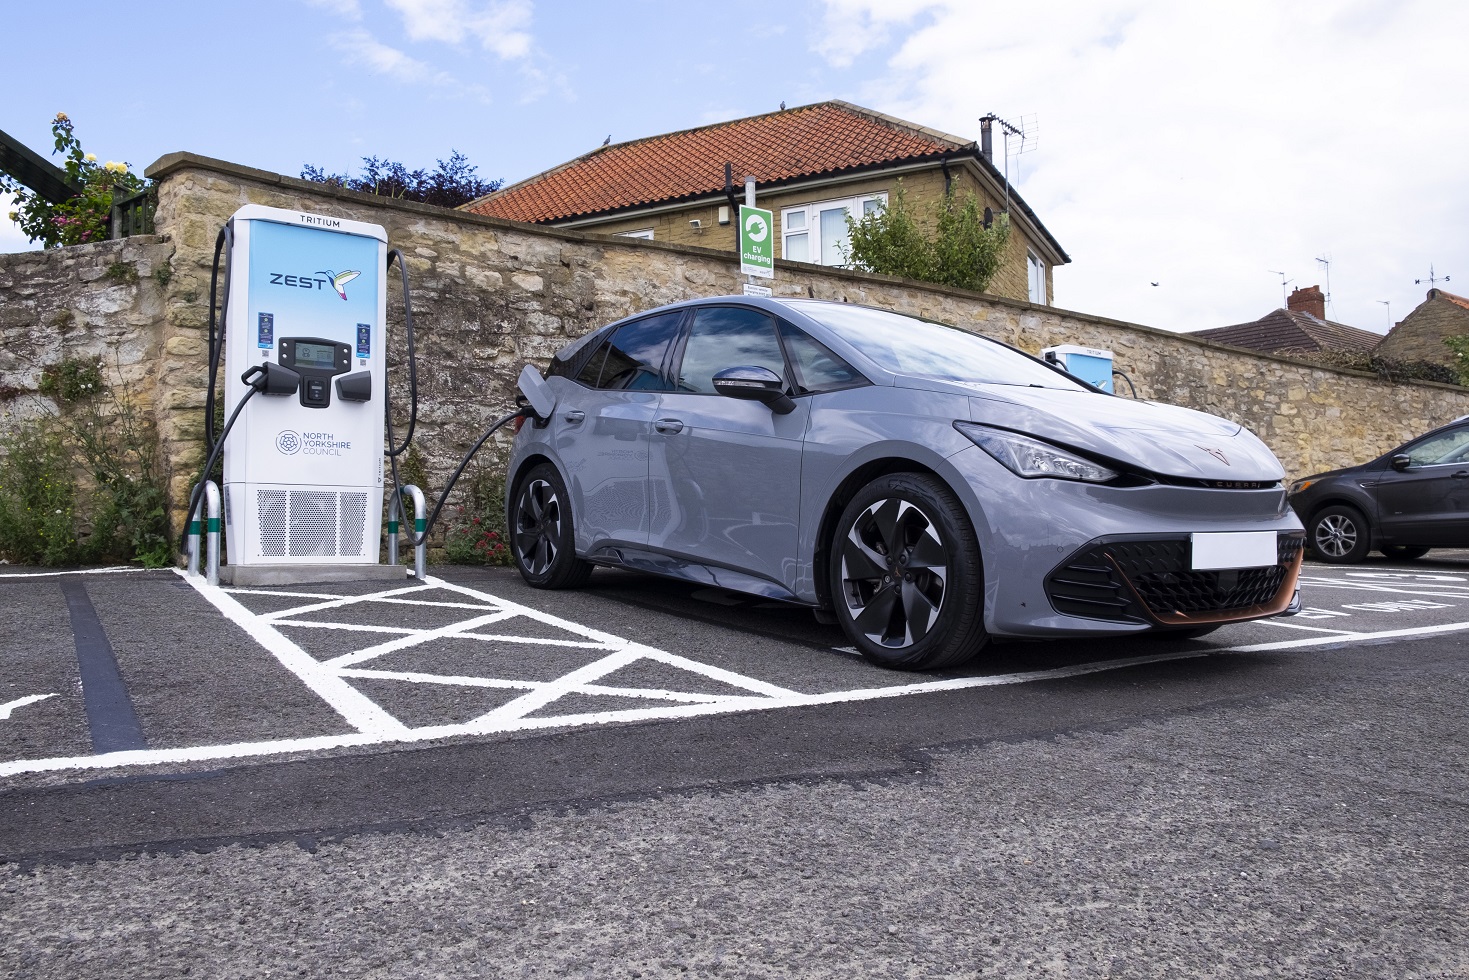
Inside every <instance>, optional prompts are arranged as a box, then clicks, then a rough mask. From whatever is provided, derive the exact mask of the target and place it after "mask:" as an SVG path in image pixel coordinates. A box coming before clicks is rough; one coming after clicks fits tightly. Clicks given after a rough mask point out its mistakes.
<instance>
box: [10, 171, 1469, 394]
mask: <svg viewBox="0 0 1469 980" xmlns="http://www.w3.org/2000/svg"><path fill="white" fill-rule="evenodd" d="M188 170H203V171H207V172H213V173H218V174H221V175H224V176H227V177H232V178H235V179H239V180H248V181H251V182H253V183H258V184H267V185H274V186H277V187H282V188H287V189H290V190H293V191H299V192H301V193H303V194H311V195H314V196H316V197H327V198H335V199H337V200H340V201H343V202H347V203H352V204H360V205H363V206H366V207H372V208H382V209H386V210H390V211H401V212H404V213H405V214H413V215H420V216H423V217H427V218H434V219H436V220H438V221H448V222H452V223H460V224H465V225H472V226H477V227H482V228H496V229H500V230H502V231H513V232H516V233H519V234H526V235H534V236H537V237H541V238H547V239H553V240H560V241H567V242H588V243H595V244H611V245H618V246H622V247H626V248H652V249H658V250H662V251H666V252H674V253H682V254H686V255H690V256H697V257H700V258H715V259H721V260H724V261H726V262H729V263H730V264H731V265H734V264H736V263H737V259H736V257H735V256H734V255H733V253H731V252H728V251H726V250H724V249H718V248H708V247H705V246H701V245H676V244H673V243H671V242H658V241H649V240H647V239H633V238H624V237H622V236H619V235H601V234H597V233H595V232H589V231H577V230H574V229H569V228H548V227H546V226H544V225H537V224H531V223H530V222H525V221H509V220H506V219H504V218H492V217H488V216H486V215H482V214H474V213H473V212H470V211H459V210H456V209H450V208H441V207H436V206H434V205H431V204H420V203H418V202H417V201H403V200H399V199H397V198H391V197H380V196H378V195H376V194H368V193H365V192H363V191H353V190H347V189H346V188H341V187H332V186H330V185H328V184H320V183H317V182H315V181H310V180H303V179H301V178H299V177H288V176H286V175H285V174H278V173H272V172H271V171H269V170H258V169H256V168H254V167H246V166H244V165H242V164H238V163H230V162H229V161H228V160H219V159H216V158H214V157H207V156H202V155H200V154H197V153H190V152H187V151H183V150H180V151H176V152H173V153H166V154H164V155H163V156H161V157H159V158H158V159H157V160H155V161H154V162H153V163H151V164H150V165H149V166H148V167H147V168H146V169H145V170H144V171H143V175H144V176H145V177H148V178H150V179H152V180H155V181H162V180H164V179H165V178H168V177H171V176H174V175H176V174H179V173H182V172H185V171H188ZM140 237H149V238H153V237H156V236H140ZM128 240H129V241H133V240H135V239H128ZM96 244H103V243H96ZM73 247H76V248H88V247H91V246H86V245H82V246H73ZM14 254H17V255H27V254H30V253H25V252H19V253H14ZM4 258H5V257H4V256H0V261H3V259H4ZM775 266H776V268H786V269H790V270H791V271H793V272H804V271H810V272H814V273H818V274H820V275H823V276H830V277H835V278H838V279H845V280H848V281H850V282H851V283H853V284H854V285H857V286H860V285H862V284H863V283H875V284H882V285H897V286H901V287H903V288H905V289H916V290H918V291H920V292H926V293H934V294H938V295H942V296H952V297H956V298H959V299H966V300H967V299H975V298H978V299H982V300H983V301H984V302H985V303H988V304H990V305H992V306H999V307H1007V308H1009V309H1012V310H1015V311H1016V312H1020V313H1033V314H1043V315H1050V316H1061V317H1069V318H1072V319H1076V320H1081V321H1084V322H1087V323H1092V324H1097V325H1100V326H1105V327H1112V328H1120V329H1124V330H1133V331H1137V332H1139V333H1142V334H1145V335H1151V336H1153V337H1157V338H1158V339H1160V340H1162V339H1166V340H1169V341H1178V340H1182V341H1184V342H1186V343H1189V344H1193V345H1195V346H1198V347H1202V348H1205V349H1213V350H1218V351H1222V352H1225V353H1229V354H1245V355H1247V356H1250V357H1255V358H1259V359H1260V360H1263V361H1274V362H1276V363H1278V364H1289V365H1292V366H1294V367H1303V368H1307V369H1309V370H1312V371H1323V372H1326V373H1327V374H1334V375H1339V376H1341V377H1345V378H1362V379H1367V380H1371V381H1378V382H1385V383H1388V384H1393V385H1398V386H1418V387H1425V388H1439V389H1444V390H1447V391H1457V392H1464V391H1465V389H1464V388H1463V387H1462V386H1460V385H1451V384H1445V383H1443V382H1441V381H1426V380H1410V381H1392V380H1390V379H1387V378H1384V377H1382V376H1380V375H1378V374H1376V373H1374V372H1372V371H1357V370H1353V369H1350V368H1340V367H1330V366H1327V365H1322V364H1316V363H1313V362H1311V361H1306V360H1301V359H1299V358H1294V357H1283V356H1281V355H1278V354H1266V353H1263V352H1261V351H1257V350H1251V349H1249V348H1248V347H1235V346H1233V345H1230V344H1221V343H1217V342H1215V341H1211V340H1205V339H1203V338H1201V337H1193V336H1191V335H1189V334H1188V333H1184V332H1179V331H1173V330H1164V329H1163V328H1161V327H1150V326H1147V325H1145V324H1141V323H1131V322H1129V321H1127V320H1115V319H1113V318H1111V317H1105V316H1100V315H1098V314H1095V313H1083V312H1080V311H1077V310H1067V309H1063V308H1061V307H1058V306H1037V305H1036V304H1034V303H1027V302H1024V301H1022V300H1015V299H1010V298H1008V297H1005V296H995V295H993V294H991V293H979V292H974V291H972V290H967V289H956V288H954V287H952V286H941V285H937V284H935V283H930V282H919V281H917V280H914V279H901V278H899V277H897V276H885V275H879V274H877V273H871V272H858V271H855V270H852V269H841V268H836V267H833V266H824V265H816V264H814V263H810V262H793V261H790V260H788V259H777V260H776V261H775Z"/></svg>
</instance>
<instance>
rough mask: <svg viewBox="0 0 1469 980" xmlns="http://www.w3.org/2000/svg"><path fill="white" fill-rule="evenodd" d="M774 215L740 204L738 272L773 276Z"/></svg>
mask: <svg viewBox="0 0 1469 980" xmlns="http://www.w3.org/2000/svg"><path fill="white" fill-rule="evenodd" d="M774 218H775V215H774V214H772V213H771V212H769V211H766V210H765V209H764V208H752V207H750V206H749V205H747V204H741V205H740V272H741V273H743V274H744V275H747V276H759V277H760V278H762V279H774V278H775V221H774Z"/></svg>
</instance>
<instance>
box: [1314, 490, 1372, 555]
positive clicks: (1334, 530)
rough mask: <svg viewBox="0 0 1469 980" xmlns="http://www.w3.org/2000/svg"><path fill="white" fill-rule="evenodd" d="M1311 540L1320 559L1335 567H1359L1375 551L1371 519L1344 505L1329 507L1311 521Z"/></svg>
mask: <svg viewBox="0 0 1469 980" xmlns="http://www.w3.org/2000/svg"><path fill="white" fill-rule="evenodd" d="M1307 540H1309V541H1310V543H1311V550H1312V551H1313V552H1314V553H1315V554H1316V557H1317V558H1319V559H1321V560H1322V561H1324V562H1327V563H1329V564H1332V565H1355V564H1356V563H1357V562H1359V561H1362V560H1363V559H1365V558H1366V557H1367V552H1368V551H1370V550H1372V532H1371V530H1370V529H1369V528H1368V527H1367V519H1366V518H1365V517H1363V516H1362V513H1361V511H1359V510H1357V509H1356V508H1355V507H1348V506H1346V505H1344V504H1338V505H1336V506H1334V507H1327V508H1326V509H1325V510H1323V511H1321V512H1320V513H1319V514H1317V515H1316V516H1315V517H1313V518H1311V526H1310V527H1309V528H1308V529H1307Z"/></svg>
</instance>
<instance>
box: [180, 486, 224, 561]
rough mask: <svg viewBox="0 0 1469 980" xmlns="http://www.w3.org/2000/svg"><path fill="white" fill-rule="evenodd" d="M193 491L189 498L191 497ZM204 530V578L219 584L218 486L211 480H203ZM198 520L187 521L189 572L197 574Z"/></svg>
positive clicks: (195, 518)
mask: <svg viewBox="0 0 1469 980" xmlns="http://www.w3.org/2000/svg"><path fill="white" fill-rule="evenodd" d="M193 496H194V495H193V493H190V494H189V499H191V500H192V499H193ZM204 509H205V513H206V517H205V520H204V522H203V523H204V531H205V533H206V534H207V535H208V556H207V557H206V559H205V562H204V574H205V580H206V581H207V582H208V583H209V584H210V585H218V584H219V487H217V486H215V485H214V481H213V480H205V481H204ZM200 523H201V522H200V520H199V518H198V516H195V517H194V519H193V520H192V521H190V522H189V537H188V541H189V574H190V575H198V574H199V531H200V526H199V525H200Z"/></svg>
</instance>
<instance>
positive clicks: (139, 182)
mask: <svg viewBox="0 0 1469 980" xmlns="http://www.w3.org/2000/svg"><path fill="white" fill-rule="evenodd" d="M51 133H52V135H53V136H55V137H56V149H55V151H54V152H55V153H65V154H66V163H65V165H64V166H63V167H62V169H63V170H65V171H66V179H67V182H68V183H69V184H71V185H72V186H73V187H80V188H81V193H79V194H78V195H77V196H76V197H73V198H72V199H71V200H69V201H66V202H64V203H62V204H52V203H51V202H50V201H48V200H46V199H45V198H43V197H41V196H40V195H39V194H37V193H35V192H34V191H32V190H31V189H30V188H28V187H26V186H24V185H22V184H18V183H16V182H15V181H13V180H11V179H9V178H8V177H6V176H5V175H4V174H0V191H5V192H8V193H13V194H15V200H16V204H17V207H16V209H15V210H14V211H11V212H10V220H11V221H14V222H16V223H17V224H19V225H20V227H21V230H22V231H24V232H25V233H26V235H27V236H28V237H29V238H30V240H31V241H33V242H40V243H41V247H42V248H58V247H60V246H62V245H82V244H85V243H86V242H95V241H101V240H102V239H105V238H106V237H107V219H108V218H109V216H110V215H111V214H112V201H113V199H114V197H115V198H119V199H120V198H124V197H131V196H132V195H134V194H136V193H138V192H139V191H141V190H143V188H144V187H145V186H147V182H146V181H145V180H144V179H143V178H142V177H140V176H139V175H137V174H135V173H133V172H132V171H130V170H129V169H128V165H127V164H126V163H119V162H117V161H115V160H108V161H107V162H106V163H101V164H99V163H98V162H97V156H96V154H93V153H85V152H83V151H82V144H81V142H80V141H79V140H78V139H77V138H76V134H75V133H74V132H73V131H72V122H71V120H70V119H68V118H67V115H66V113H64V112H58V113H57V114H56V118H55V119H53V120H52V121H51Z"/></svg>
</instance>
